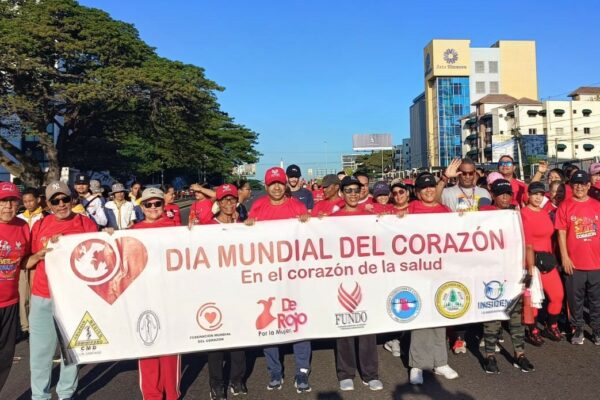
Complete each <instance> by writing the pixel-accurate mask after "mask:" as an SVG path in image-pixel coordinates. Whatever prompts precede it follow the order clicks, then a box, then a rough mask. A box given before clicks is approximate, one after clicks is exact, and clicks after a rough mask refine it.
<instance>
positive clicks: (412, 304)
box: [387, 286, 421, 322]
mask: <svg viewBox="0 0 600 400" xmlns="http://www.w3.org/2000/svg"><path fill="white" fill-rule="evenodd" d="M420 311H421V297H420V296H419V294H418V293H417V292H416V291H415V290H414V289H413V288H411V287H408V286H400V287H398V288H396V289H394V290H393V291H392V292H391V293H390V295H389V296H388V298H387V312H388V315H389V316H390V318H392V319H393V320H394V321H396V322H409V321H412V320H413V319H415V318H416V317H417V315H419V312H420Z"/></svg>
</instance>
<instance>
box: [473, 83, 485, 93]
mask: <svg viewBox="0 0 600 400" xmlns="http://www.w3.org/2000/svg"><path fill="white" fill-rule="evenodd" d="M475 93H477V94H484V93H485V82H475Z"/></svg>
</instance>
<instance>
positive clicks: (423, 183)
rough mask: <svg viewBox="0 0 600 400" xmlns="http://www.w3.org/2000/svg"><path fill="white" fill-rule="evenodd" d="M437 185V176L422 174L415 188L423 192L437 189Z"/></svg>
mask: <svg viewBox="0 0 600 400" xmlns="http://www.w3.org/2000/svg"><path fill="white" fill-rule="evenodd" d="M436 183H437V182H436V181H435V176H433V175H431V174H422V175H419V177H418V178H417V180H416V182H415V187H416V188H417V189H418V190H421V189H425V188H428V187H435V185H436Z"/></svg>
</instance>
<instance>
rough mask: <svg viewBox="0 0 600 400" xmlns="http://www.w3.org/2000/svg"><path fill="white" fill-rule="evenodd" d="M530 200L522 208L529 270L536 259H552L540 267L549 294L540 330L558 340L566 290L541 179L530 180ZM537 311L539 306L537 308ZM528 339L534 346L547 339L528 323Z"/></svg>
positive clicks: (544, 287) (544, 334)
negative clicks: (546, 309) (544, 207)
mask: <svg viewBox="0 0 600 400" xmlns="http://www.w3.org/2000/svg"><path fill="white" fill-rule="evenodd" d="M528 194H529V200H528V201H527V206H525V207H523V208H522V209H521V220H522V221H523V231H524V233H525V244H526V246H527V260H528V263H529V264H530V265H529V266H528V267H529V269H530V270H532V269H533V268H535V267H536V265H535V263H536V259H538V258H540V259H541V257H546V259H552V264H554V265H549V266H548V267H549V269H548V270H544V271H542V270H540V278H541V281H542V287H543V289H544V292H545V293H546V297H547V298H548V300H549V301H548V318H547V321H546V327H545V328H544V331H543V332H542V333H541V335H542V336H545V337H547V338H548V339H550V340H553V341H555V342H560V341H561V340H562V336H561V334H560V331H559V329H558V316H559V314H560V311H561V309H562V303H563V298H564V290H563V285H562V281H561V279H560V275H559V273H558V269H557V268H556V266H557V264H558V263H557V262H556V258H555V256H554V251H553V246H552V235H553V234H554V223H553V222H552V219H550V215H549V214H548V212H547V211H545V210H544V209H543V208H542V201H543V199H544V194H545V187H544V184H543V183H541V182H531V183H530V184H529V188H528ZM549 203H550V204H552V203H551V202H549ZM534 311H535V314H537V308H536V309H534ZM527 339H528V341H529V342H530V343H531V344H533V345H534V346H540V345H541V344H543V343H544V340H543V339H542V338H541V336H540V331H539V329H538V328H537V324H533V325H532V326H530V327H529V330H528V333H527Z"/></svg>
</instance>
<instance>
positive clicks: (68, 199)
mask: <svg viewBox="0 0 600 400" xmlns="http://www.w3.org/2000/svg"><path fill="white" fill-rule="evenodd" d="M71 200H72V199H71V196H63V197H55V198H53V199H50V200H49V202H50V204H52V205H53V206H57V205H59V204H60V202H61V201H62V202H63V204H70V203H71Z"/></svg>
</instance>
